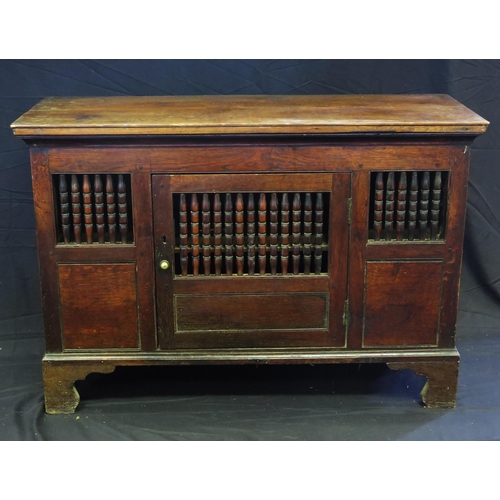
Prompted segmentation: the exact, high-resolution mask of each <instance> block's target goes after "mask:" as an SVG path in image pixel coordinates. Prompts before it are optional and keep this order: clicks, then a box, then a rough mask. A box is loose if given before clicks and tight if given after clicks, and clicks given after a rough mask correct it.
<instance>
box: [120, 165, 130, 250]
mask: <svg viewBox="0 0 500 500" xmlns="http://www.w3.org/2000/svg"><path fill="white" fill-rule="evenodd" d="M117 191H118V224H119V226H120V236H121V240H122V243H127V232H128V216H127V188H126V186H125V180H124V178H123V175H121V174H120V175H119V176H118V186H117Z"/></svg>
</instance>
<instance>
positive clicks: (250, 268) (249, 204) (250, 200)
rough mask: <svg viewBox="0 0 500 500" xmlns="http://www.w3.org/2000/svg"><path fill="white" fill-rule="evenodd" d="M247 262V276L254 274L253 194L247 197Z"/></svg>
mask: <svg viewBox="0 0 500 500" xmlns="http://www.w3.org/2000/svg"><path fill="white" fill-rule="evenodd" d="M247 247H248V250H247V260H248V275H249V276H253V275H254V274H255V200H254V197H253V193H250V194H249V195H248V202H247Z"/></svg>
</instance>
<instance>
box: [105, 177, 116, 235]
mask: <svg viewBox="0 0 500 500" xmlns="http://www.w3.org/2000/svg"><path fill="white" fill-rule="evenodd" d="M106 213H107V216H108V231H109V242H110V243H116V204H115V189H114V186H113V178H112V177H111V175H107V176H106Z"/></svg>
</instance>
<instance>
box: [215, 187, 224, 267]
mask: <svg viewBox="0 0 500 500" xmlns="http://www.w3.org/2000/svg"><path fill="white" fill-rule="evenodd" d="M214 262H215V274H216V276H220V275H221V274H222V204H221V200H220V195H219V193H215V196H214Z"/></svg>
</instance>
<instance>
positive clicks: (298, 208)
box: [292, 193, 302, 274]
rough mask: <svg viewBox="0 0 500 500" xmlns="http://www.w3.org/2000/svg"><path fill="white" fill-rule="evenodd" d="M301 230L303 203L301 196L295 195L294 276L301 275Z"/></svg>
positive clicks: (293, 215) (293, 233)
mask: <svg viewBox="0 0 500 500" xmlns="http://www.w3.org/2000/svg"><path fill="white" fill-rule="evenodd" d="M301 232H302V228H301V203H300V194H299V193H295V195H294V197H293V204H292V259H293V274H299V267H300V235H301Z"/></svg>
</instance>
